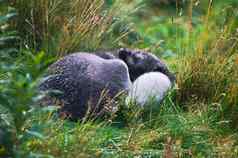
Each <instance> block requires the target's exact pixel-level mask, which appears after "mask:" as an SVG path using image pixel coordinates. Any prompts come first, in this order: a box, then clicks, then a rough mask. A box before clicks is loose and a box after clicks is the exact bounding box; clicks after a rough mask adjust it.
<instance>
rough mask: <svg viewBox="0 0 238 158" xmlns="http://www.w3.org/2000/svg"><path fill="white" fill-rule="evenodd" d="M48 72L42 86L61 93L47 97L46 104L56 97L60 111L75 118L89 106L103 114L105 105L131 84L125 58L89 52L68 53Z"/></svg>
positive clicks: (44, 88)
mask: <svg viewBox="0 0 238 158" xmlns="http://www.w3.org/2000/svg"><path fill="white" fill-rule="evenodd" d="M47 74H48V75H47V77H46V79H45V80H44V81H42V83H41V84H40V86H39V89H40V90H41V91H49V90H54V91H55V90H57V91H60V92H61V93H59V94H57V95H54V96H50V97H47V99H45V100H47V101H45V102H44V103H47V104H50V103H52V100H55V99H56V100H57V102H58V103H60V106H61V108H60V111H61V113H64V114H66V115H67V116H69V117H70V118H72V119H77V118H83V117H84V116H85V114H86V113H87V112H88V110H89V109H91V110H90V113H95V114H96V115H97V114H100V113H103V111H104V110H105V108H104V105H105V104H107V103H108V102H110V103H112V102H113V101H112V100H116V97H117V95H118V94H119V93H123V92H124V93H126V92H128V90H129V88H130V87H131V81H130V78H129V73H128V67H127V65H126V64H125V63H124V62H123V61H122V60H119V59H110V60H106V59H104V58H101V57H99V56H96V55H93V54H89V53H82V52H81V53H74V54H71V55H68V56H66V57H64V58H62V59H60V60H59V61H57V62H55V63H53V64H52V65H51V66H50V67H49V68H48V72H47ZM53 104H55V103H53Z"/></svg>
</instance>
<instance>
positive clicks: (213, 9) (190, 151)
mask: <svg viewBox="0 0 238 158" xmlns="http://www.w3.org/2000/svg"><path fill="white" fill-rule="evenodd" d="M155 2H159V1H153V0H149V1H146V0H133V1H127V0H123V1H121V0H120V1H119V0H118V1H117V0H114V1H113V0H107V1H103V0H88V1H85V0H69V1H67V3H66V1H63V0H37V1H32V0H9V1H5V0H0V157H49V158H51V157H83V158H85V157H165V158H169V157H201V158H202V157H231V158H232V157H238V134H237V132H238V122H237V120H238V80H237V78H238V15H237V12H238V3H237V1H236V0H227V1H222V0H217V1H195V0H186V1H182V0H181V1H177V2H179V4H178V3H177V4H176V1H173V0H161V1H160V2H161V3H155ZM119 47H132V48H140V49H144V50H148V51H151V52H153V53H155V54H156V55H158V56H160V57H161V58H163V59H165V60H166V62H167V63H168V64H169V66H170V67H171V69H173V71H174V72H176V75H177V85H176V86H175V87H174V89H172V90H171V92H169V94H168V96H167V97H166V98H165V100H164V102H163V103H162V105H160V108H155V110H151V109H143V110H141V109H138V108H136V107H135V106H134V105H132V106H131V107H125V106H124V105H123V102H122V103H121V105H120V110H119V111H118V113H117V115H116V116H115V117H113V118H112V119H108V120H98V119H95V120H86V119H85V120H82V121H80V122H70V121H68V120H62V119H60V118H59V117H58V116H57V113H56V110H57V107H53V106H51V107H39V106H38V101H39V99H41V98H42V97H43V96H44V95H46V94H40V93H39V92H38V91H37V85H38V84H39V82H40V80H41V79H42V78H43V77H44V71H45V69H46V68H47V67H48V66H49V65H50V64H51V63H52V62H54V61H55V60H57V59H58V58H59V57H61V56H64V55H66V54H68V53H72V52H75V51H95V50H104V49H107V50H108V49H116V48H119ZM151 106H153V107H158V105H151Z"/></svg>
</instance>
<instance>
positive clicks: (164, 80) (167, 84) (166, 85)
mask: <svg viewBox="0 0 238 158" xmlns="http://www.w3.org/2000/svg"><path fill="white" fill-rule="evenodd" d="M171 86H172V84H171V81H170V80H169V78H168V77H167V76H166V75H164V74H163V73H160V72H149V73H145V74H143V75H141V76H140V77H138V78H137V79H136V80H135V81H134V83H133V84H132V87H131V89H130V92H129V96H128V97H127V99H126V103H128V102H129V101H135V102H136V103H138V104H140V105H141V106H143V105H144V104H146V103H147V102H148V101H150V100H151V99H155V101H157V102H160V101H161V100H162V99H163V97H164V96H165V94H166V92H167V91H168V90H169V89H170V88H171Z"/></svg>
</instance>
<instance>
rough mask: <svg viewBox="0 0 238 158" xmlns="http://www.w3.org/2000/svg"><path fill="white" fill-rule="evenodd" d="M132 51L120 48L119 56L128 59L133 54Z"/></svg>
mask: <svg viewBox="0 0 238 158" xmlns="http://www.w3.org/2000/svg"><path fill="white" fill-rule="evenodd" d="M131 54H132V53H131V51H130V50H128V49H126V48H120V49H119V52H118V56H119V58H120V59H122V60H123V61H125V62H126V61H127V59H128V58H129V57H130V56H131Z"/></svg>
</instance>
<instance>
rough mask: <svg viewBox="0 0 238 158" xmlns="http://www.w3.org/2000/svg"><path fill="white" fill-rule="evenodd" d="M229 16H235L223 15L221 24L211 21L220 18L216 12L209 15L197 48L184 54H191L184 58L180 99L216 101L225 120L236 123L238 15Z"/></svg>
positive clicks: (179, 81) (180, 69)
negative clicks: (237, 21) (237, 20)
mask: <svg viewBox="0 0 238 158" xmlns="http://www.w3.org/2000/svg"><path fill="white" fill-rule="evenodd" d="M233 9H234V10H237V8H233ZM211 11H212V10H211ZM219 13H220V14H221V12H219ZM230 16H232V18H231V17H227V16H223V17H224V19H223V20H224V23H223V24H222V25H218V24H217V21H216V20H214V21H213V22H214V23H213V22H209V20H211V19H212V18H214V19H215V18H216V17H218V15H217V14H214V12H213V13H212V12H211V14H209V15H208V16H207V17H206V19H207V20H205V24H204V26H205V29H204V31H202V32H201V33H200V34H198V36H199V37H200V39H199V40H198V42H197V45H196V47H195V49H193V50H190V49H189V50H188V51H190V52H188V53H185V54H188V55H187V57H185V58H184V60H182V61H183V64H181V65H180V66H181V67H180V68H179V70H178V71H179V74H178V80H177V82H178V86H179V91H178V100H179V101H180V102H182V103H184V102H186V101H191V100H197V101H199V102H206V103H217V104H219V105H221V108H222V109H223V110H224V111H223V114H222V117H223V119H228V120H231V121H232V124H233V125H235V126H236V125H237V113H238V111H237V109H238V106H237V105H238V102H237V97H238V88H237V74H238V71H237V57H238V56H237V54H238V52H237V47H238V40H237V39H238V38H237V37H238V36H237V30H236V28H237V24H236V22H235V20H234V19H237V17H236V15H235V14H230ZM219 20H221V19H220V18H219ZM219 22H220V21H219ZM191 52H193V53H192V54H191ZM224 115H225V116H226V117H225V118H224Z"/></svg>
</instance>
